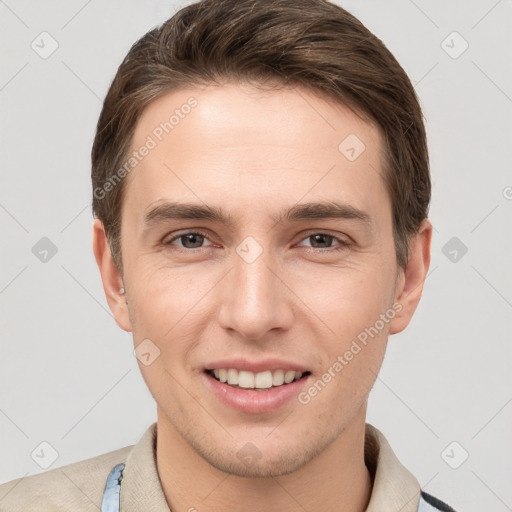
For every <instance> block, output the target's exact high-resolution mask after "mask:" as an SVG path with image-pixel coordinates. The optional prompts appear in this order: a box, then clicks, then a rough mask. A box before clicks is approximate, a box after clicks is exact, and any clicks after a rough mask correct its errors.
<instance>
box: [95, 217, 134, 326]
mask: <svg viewBox="0 0 512 512" xmlns="http://www.w3.org/2000/svg"><path fill="white" fill-rule="evenodd" d="M92 246H93V251H94V257H95V258H96V263H97V265H98V269H99V271H100V275H101V281H102V283H103V290H104V292H105V296H106V298H107V302H108V305H109V308H110V310H111V311H112V313H113V315H114V319H115V321H116V323H117V325H118V326H119V327H120V328H121V329H123V330H124V331H127V332H131V330H132V326H131V322H130V316H129V312H128V307H127V301H126V291H125V289H124V284H123V280H122V277H121V275H120V274H119V270H118V269H117V267H116V265H115V263H114V260H113V259H112V254H111V252H110V246H109V244H108V240H107V237H106V235H105V229H104V227H103V223H102V222H101V220H99V219H94V222H93V233H92Z"/></svg>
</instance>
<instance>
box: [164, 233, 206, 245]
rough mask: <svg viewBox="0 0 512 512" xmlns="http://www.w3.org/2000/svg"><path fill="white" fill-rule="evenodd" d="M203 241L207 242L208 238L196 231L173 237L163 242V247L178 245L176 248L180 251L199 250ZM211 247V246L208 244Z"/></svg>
mask: <svg viewBox="0 0 512 512" xmlns="http://www.w3.org/2000/svg"><path fill="white" fill-rule="evenodd" d="M205 240H208V237H207V236H206V235H205V234H204V233H201V232H198V231H189V232H187V233H181V234H179V235H177V236H174V237H173V238H171V239H170V240H168V241H163V242H162V243H163V245H178V247H180V248H182V249H201V248H202V247H204V246H203V243H204V241H205ZM174 242H180V243H179V244H175V243H174ZM210 245H211V244H210Z"/></svg>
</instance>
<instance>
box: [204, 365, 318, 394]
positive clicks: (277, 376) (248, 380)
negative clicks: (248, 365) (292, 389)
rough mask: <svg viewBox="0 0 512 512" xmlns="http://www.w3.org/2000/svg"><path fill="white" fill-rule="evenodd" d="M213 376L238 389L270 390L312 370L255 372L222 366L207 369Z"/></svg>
mask: <svg viewBox="0 0 512 512" xmlns="http://www.w3.org/2000/svg"><path fill="white" fill-rule="evenodd" d="M207 372H208V373H209V374H210V375H211V376H212V377H214V378H215V379H216V380H218V381H219V382H222V383H226V384H228V385H229V386H232V387H234V388H238V389H254V390H260V391H264V390H268V389H271V388H275V387H280V386H285V385H287V384H290V383H292V382H295V381H297V380H299V379H301V378H302V376H303V375H304V376H306V375H309V373H310V372H304V373H303V372H299V371H295V370H265V371H262V372H258V373H254V372H251V371H247V370H236V369H234V368H229V369H225V368H220V369H213V370H208V371H207Z"/></svg>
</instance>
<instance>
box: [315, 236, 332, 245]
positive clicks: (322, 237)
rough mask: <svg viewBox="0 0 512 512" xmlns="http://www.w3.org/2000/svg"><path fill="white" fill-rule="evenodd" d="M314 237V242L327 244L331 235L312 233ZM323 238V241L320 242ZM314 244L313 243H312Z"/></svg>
mask: <svg viewBox="0 0 512 512" xmlns="http://www.w3.org/2000/svg"><path fill="white" fill-rule="evenodd" d="M312 237H313V239H314V241H315V242H314V243H317V242H318V243H320V244H327V245H329V241H331V239H332V236H331V235H312ZM322 240H323V242H322ZM313 245H314V244H313Z"/></svg>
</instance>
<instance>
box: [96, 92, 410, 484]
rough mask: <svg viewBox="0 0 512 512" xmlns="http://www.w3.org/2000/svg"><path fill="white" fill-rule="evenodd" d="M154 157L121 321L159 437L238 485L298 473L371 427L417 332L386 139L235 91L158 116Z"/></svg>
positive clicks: (128, 258) (266, 95) (140, 203)
mask: <svg viewBox="0 0 512 512" xmlns="http://www.w3.org/2000/svg"><path fill="white" fill-rule="evenodd" d="M191 97H193V98H194V99H193V100H190V98H191ZM187 104H188V105H189V106H190V108H187V107H184V105H187ZM192 104H193V106H191V105H192ZM176 110H177V111H178V112H177V113H176V115H175V119H173V120H172V121H171V123H172V128H169V125H165V124H161V123H165V122H166V121H169V117H170V116H171V115H172V114H173V112H175V111H176ZM162 126H163V127H164V128H162ZM165 128H167V131H168V133H166V129H165ZM148 137H149V138H148ZM150 139H151V141H153V142H150ZM160 139H161V140H160ZM153 143H154V144H153ZM340 143H341V144H340ZM144 145H146V146H147V147H149V146H151V147H150V149H149V151H148V152H145V151H143V152H145V153H147V154H146V156H144V157H143V158H142V159H141V161H140V162H139V163H138V164H137V166H136V167H135V168H134V170H133V171H131V173H130V174H129V176H128V177H127V178H126V179H127V183H126V189H125V197H124V203H123V208H122V226H121V233H122V238H121V240H122V242H121V247H122V257H123V265H124V275H123V280H122V282H123V286H124V287H125V289H126V295H125V297H126V301H127V304H125V302H124V299H123V300H119V301H116V302H115V305H114V306H112V308H113V311H114V313H115V317H116V321H117V322H118V324H119V325H120V326H121V327H122V328H123V329H125V330H127V331H132V332H133V338H134V344H135V346H136V347H138V346H139V344H141V343H145V344H146V345H141V347H146V348H149V349H150V350H145V351H146V352H149V353H150V354H151V355H149V356H145V357H146V361H144V363H145V364H143V363H142V362H141V361H139V365H140V368H141V371H142V374H143V376H144V379H145V381H146V383H147V385H148V387H149V389H150V391H151V393H152V395H153V396H154V398H155V400H156V402H157V405H158V414H159V420H160V418H164V419H165V421H166V422H167V423H168V425H169V428H171V429H174V430H175V431H176V432H177V433H179V434H180V435H181V436H182V438H183V439H184V440H186V442H187V443H188V444H189V445H190V446H191V447H192V448H193V449H194V450H195V451H196V452H197V453H198V454H199V455H200V456H201V457H202V458H203V459H204V460H206V461H208V462H209V463H210V464H211V465H213V466H214V467H217V468H219V469H222V470H223V471H226V472H228V473H232V474H237V475H243V476H277V475H282V474H286V473H289V472H292V471H295V470H297V469H299V468H301V467H303V466H304V465H305V464H306V463H308V462H309V461H310V460H312V459H313V458H314V457H315V456H316V455H317V454H319V453H321V452H322V451H323V450H325V449H326V448H327V447H328V446H329V445H330V444H331V443H332V442H333V441H335V440H336V439H337V438H338V437H339V436H340V434H341V433H342V432H343V431H344V430H345V429H346V428H347V427H348V426H349V425H350V424H351V422H353V421H356V420H357V419H359V420H361V418H364V411H365V403H366V398H367V395H368V393H369V391H370V389H371V387H372V385H373V383H374V381H375V378H376V374H377V373H378V370H379V368H380V366H381V363H382V360H383V357H384V352H385V347H386V342H387V336H388V334H389V333H390V332H396V331H397V330H400V329H401V327H400V328H398V327H396V325H398V324H397V322H401V323H402V324H401V325H403V324H404V322H407V321H408V318H405V320H404V314H405V313H404V311H405V310H404V311H402V312H401V313H400V310H402V309H403V307H402V305H400V304H398V302H399V300H400V297H401V293H402V292H403V289H404V282H405V277H404V273H403V272H401V271H400V270H399V269H398V267H397V265H396V255H395V251H394V242H393V229H392V213H391V203H390V199H389V196H388V195H387V193H386V190H385V185H384V181H383V178H382V160H383V142H382V137H381V134H380V132H379V130H378V128H377V127H376V126H374V125H371V124H369V123H367V122H365V121H363V120H362V119H360V118H359V117H358V116H356V115H355V114H354V113H353V112H352V111H351V110H349V109H348V108H346V107H343V106H341V105H335V104H333V102H332V101H326V100H325V99H323V98H322V97H321V96H317V95H316V94H314V93H311V92H308V91H307V90H305V89H295V90H292V89H285V90H281V91H262V90H258V89H255V88H253V87H252V86H249V85H240V84H225V85H222V86H218V87H213V86H212V87H207V88H205V89H187V90H180V91H175V92H172V93H168V94H167V95H165V96H163V97H161V98H160V99H159V100H157V101H155V102H154V103H152V104H151V105H150V106H149V107H148V108H147V109H146V110H145V111H144V113H143V115H142V117H141V119H140V120H139V123H138V125H137V128H136V131H135V134H134V139H133V144H132V149H134V150H137V149H138V148H141V147H142V146H144ZM363 145H364V146H363ZM104 282H105V279H104ZM111 300H113V299H111ZM112 304H113V303H112ZM411 314H412V313H411ZM405 316H407V315H405ZM144 340H146V341H144ZM157 354H159V355H158V357H156V358H155V355H157ZM226 379H228V381H227V382H222V381H225V380H226ZM283 379H285V382H283ZM290 380H291V382H288V383H286V382H287V381H290ZM252 386H256V388H252ZM269 386H271V387H269ZM363 422H364V419H363ZM247 455H248V456H249V457H250V456H253V459H254V460H257V464H252V463H251V464H248V463H247V460H248V459H247V457H246V456H247Z"/></svg>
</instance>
